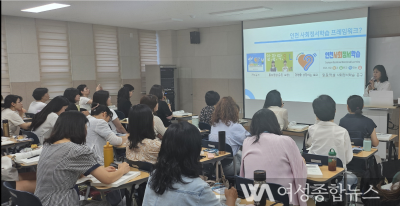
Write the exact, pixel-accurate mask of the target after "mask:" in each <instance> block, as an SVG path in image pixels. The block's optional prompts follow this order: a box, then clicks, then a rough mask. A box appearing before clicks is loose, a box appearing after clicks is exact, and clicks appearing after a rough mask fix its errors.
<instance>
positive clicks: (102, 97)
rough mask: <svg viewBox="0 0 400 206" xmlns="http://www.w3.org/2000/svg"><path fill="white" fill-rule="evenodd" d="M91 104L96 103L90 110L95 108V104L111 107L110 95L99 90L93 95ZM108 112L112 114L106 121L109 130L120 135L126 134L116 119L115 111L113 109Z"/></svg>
mask: <svg viewBox="0 0 400 206" xmlns="http://www.w3.org/2000/svg"><path fill="white" fill-rule="evenodd" d="M93 102H96V104H92V108H93V107H95V106H97V103H99V104H100V105H104V106H106V107H108V106H110V105H111V96H110V93H108V91H105V90H99V91H96V92H95V93H94V94H93ZM110 111H111V112H112V114H113V115H112V117H111V120H109V121H108V124H109V125H110V127H111V130H112V131H113V132H115V133H116V132H118V133H122V134H126V133H127V132H126V130H125V128H124V127H123V126H122V124H121V122H120V121H119V119H118V115H117V113H115V111H114V110H113V109H110Z"/></svg>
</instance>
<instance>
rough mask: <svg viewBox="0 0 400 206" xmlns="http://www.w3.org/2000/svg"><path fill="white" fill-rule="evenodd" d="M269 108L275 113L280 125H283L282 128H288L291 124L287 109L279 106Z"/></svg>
mask: <svg viewBox="0 0 400 206" xmlns="http://www.w3.org/2000/svg"><path fill="white" fill-rule="evenodd" d="M268 109H269V110H271V111H273V112H274V113H275V116H276V118H277V119H278V122H279V126H281V130H284V129H287V127H288V125H289V120H288V111H287V109H285V108H282V107H278V106H270V107H268Z"/></svg>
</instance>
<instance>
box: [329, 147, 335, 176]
mask: <svg viewBox="0 0 400 206" xmlns="http://www.w3.org/2000/svg"><path fill="white" fill-rule="evenodd" d="M328 155H329V156H328V170H329V171H336V163H337V157H336V152H335V150H334V149H333V148H331V149H330V150H329V153H328Z"/></svg>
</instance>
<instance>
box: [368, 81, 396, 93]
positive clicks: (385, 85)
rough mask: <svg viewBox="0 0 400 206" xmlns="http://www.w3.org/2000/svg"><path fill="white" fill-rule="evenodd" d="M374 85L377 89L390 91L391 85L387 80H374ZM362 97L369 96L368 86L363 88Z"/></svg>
mask: <svg viewBox="0 0 400 206" xmlns="http://www.w3.org/2000/svg"><path fill="white" fill-rule="evenodd" d="M374 87H375V88H376V90H377V91H392V87H390V83H389V81H385V82H374ZM364 97H369V91H368V86H367V88H365V90H364Z"/></svg>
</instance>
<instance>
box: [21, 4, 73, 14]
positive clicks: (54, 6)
mask: <svg viewBox="0 0 400 206" xmlns="http://www.w3.org/2000/svg"><path fill="white" fill-rule="evenodd" d="M69 6H70V5H67V4H57V3H52V4H46V5H43V6H38V7H34V8H30V9H24V10H21V11H25V12H32V13H39V12H43V11H49V10H54V9H60V8H64V7H69Z"/></svg>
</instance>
